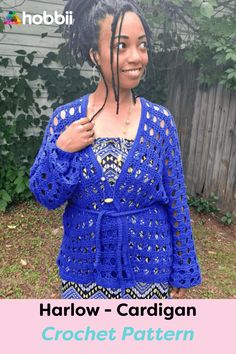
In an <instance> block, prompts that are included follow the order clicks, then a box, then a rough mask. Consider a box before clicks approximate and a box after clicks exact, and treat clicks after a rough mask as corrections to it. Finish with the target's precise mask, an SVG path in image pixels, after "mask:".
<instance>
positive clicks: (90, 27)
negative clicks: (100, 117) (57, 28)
mask: <svg viewBox="0 0 236 354" xmlns="http://www.w3.org/2000/svg"><path fill="white" fill-rule="evenodd" d="M66 11H72V13H73V18H74V22H73V24H72V25H71V26H65V29H64V37H65V38H66V39H67V40H68V50H69V53H70V54H72V55H73V56H74V57H75V59H76V61H78V60H79V58H80V59H81V60H82V63H84V62H85V61H86V62H87V63H88V64H89V65H90V66H92V67H93V66H94V65H97V68H98V70H99V71H100V73H101V76H102V79H103V81H104V84H105V87H106V98H105V102H104V104H103V106H102V107H101V108H100V109H99V111H98V112H97V113H95V114H94V116H93V117H92V119H91V120H93V119H94V118H95V116H96V115H97V114H99V113H100V112H101V111H102V109H103V108H104V106H105V104H106V101H107V98H108V85H107V83H106V80H105V77H104V75H103V72H102V70H101V67H100V66H99V65H98V63H97V61H96V59H95V58H94V60H95V62H96V64H94V62H93V61H92V60H91V58H90V54H89V52H90V49H91V48H92V49H93V50H95V51H98V39H99V32H100V21H101V20H103V19H105V18H106V16H107V15H112V16H113V17H114V18H113V22H112V36H111V42H110V64H111V71H112V87H113V91H114V96H115V100H116V102H117V110H116V114H118V113H119V104H120V80H119V46H118V48H117V87H116V86H115V74H114V69H113V60H114V58H113V46H114V37H115V33H116V28H117V24H118V21H119V19H120V18H121V22H120V28H119V37H118V40H120V35H121V30H122V23H123V19H124V16H125V13H126V12H128V11H131V12H134V13H135V14H136V15H137V16H138V17H139V18H140V20H141V22H142V25H143V27H144V31H145V34H146V37H147V50H148V59H149V65H148V69H150V74H152V72H153V71H154V65H153V56H152V45H151V42H152V39H153V36H152V31H151V29H150V27H149V25H148V23H147V21H146V19H145V17H144V15H143V13H142V10H141V8H140V7H139V6H138V4H137V3H136V2H135V0H68V1H67V4H66V6H65V8H64V14H65V12H66ZM147 75H149V70H147ZM131 92H132V99H133V102H134V103H136V95H135V92H134V90H133V89H131Z"/></svg>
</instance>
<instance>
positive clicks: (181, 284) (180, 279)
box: [163, 114, 201, 288]
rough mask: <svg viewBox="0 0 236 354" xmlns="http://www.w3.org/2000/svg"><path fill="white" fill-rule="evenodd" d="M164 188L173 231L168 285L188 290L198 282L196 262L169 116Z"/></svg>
mask: <svg viewBox="0 0 236 354" xmlns="http://www.w3.org/2000/svg"><path fill="white" fill-rule="evenodd" d="M163 129H164V132H163V133H164V134H165V145H164V148H165V151H164V160H163V166H164V168H163V185H164V188H165V191H166V194H167V196H168V198H169V203H168V215H169V220H170V224H171V229H172V235H173V239H172V245H173V270H172V274H171V277H170V285H171V286H172V287H173V288H190V287H192V286H195V285H198V284H200V283H201V274H200V268H199V265H198V262H197V257H196V252H195V246H194V239H193V232H192V228H191V220H190V212H189V206H188V203H187V195H186V186H185V181H184V173H183V166H182V159H181V151H180V144H179V138H178V133H177V129H176V125H175V122H174V118H173V116H172V115H171V114H169V115H168V116H166V117H165V126H164V127H163Z"/></svg>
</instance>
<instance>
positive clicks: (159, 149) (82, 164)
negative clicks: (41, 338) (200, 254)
mask: <svg viewBox="0 0 236 354" xmlns="http://www.w3.org/2000/svg"><path fill="white" fill-rule="evenodd" d="M88 99H89V94H87V95H85V96H83V97H81V98H79V99H77V100H75V101H73V102H70V103H68V104H65V105H63V106H60V107H58V108H57V109H56V110H55V111H54V112H53V114H52V117H51V119H50V121H49V123H48V126H47V128H46V131H45V134H44V138H43V142H42V146H41V148H40V150H39V152H38V154H37V156H36V158H35V161H34V164H33V166H32V167H31V169H30V190H31V191H32V193H33V194H34V195H35V198H36V200H37V201H38V202H39V203H40V204H42V205H43V206H45V207H46V208H47V209H48V210H51V209H56V208H58V207H60V206H61V205H63V204H64V203H65V202H67V205H66V207H65V211H64V214H63V226H64V235H63V240H62V244H61V247H60V251H59V254H58V257H57V265H58V267H59V273H60V276H61V278H62V279H65V280H68V281H73V282H77V283H88V282H90V281H93V282H96V283H97V284H98V285H101V286H104V287H110V288H122V289H125V288H129V287H131V286H133V285H134V284H135V282H136V281H138V282H145V283H153V282H155V283H161V282H169V284H170V285H171V286H173V287H177V288H190V287H193V286H195V285H198V284H200V283H201V274H200V268H199V265H198V261H197V257H196V252H195V247H194V239H193V232H192V229H191V220H190V213H189V207H188V204H187V196H186V186H185V182H184V174H183V166H182V160H181V151H180V144H179V139H178V133H177V129H176V125H175V122H174V118H173V116H172V115H171V113H170V112H169V111H168V110H167V109H166V108H165V107H163V106H161V105H159V104H154V103H151V102H150V101H148V100H146V99H145V98H143V97H140V101H141V105H142V113H141V117H140V123H139V127H138V131H137V135H136V137H135V140H134V143H133V146H132V148H131V149H130V151H129V153H128V156H127V158H126V160H125V162H124V165H123V166H122V169H121V173H120V175H119V177H118V179H117V181H116V184H115V186H114V189H111V186H110V184H109V182H108V181H107V180H106V179H104V176H103V171H102V166H101V165H100V164H99V162H98V161H97V159H96V156H95V154H94V152H93V149H92V146H91V145H89V146H87V147H86V148H84V149H82V150H81V151H78V152H74V153H71V152H66V151H63V150H61V149H59V148H58V147H57V146H56V141H57V139H58V137H59V136H60V134H61V133H62V132H63V131H64V130H65V129H66V127H67V126H69V125H70V124H71V123H72V122H74V121H76V120H79V119H80V118H83V117H85V116H86V114H87V104H88Z"/></svg>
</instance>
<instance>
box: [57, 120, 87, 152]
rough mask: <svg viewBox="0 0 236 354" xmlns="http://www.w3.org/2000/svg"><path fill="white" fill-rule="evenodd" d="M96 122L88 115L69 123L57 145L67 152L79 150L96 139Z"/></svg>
mask: <svg viewBox="0 0 236 354" xmlns="http://www.w3.org/2000/svg"><path fill="white" fill-rule="evenodd" d="M93 128H94V122H90V120H89V118H88V117H85V118H82V119H79V120H77V121H75V122H73V123H72V124H71V125H69V127H68V128H66V130H65V131H64V132H63V133H62V134H61V135H60V136H59V138H58V139H57V142H56V146H57V147H58V148H60V149H61V150H63V151H66V152H77V151H80V150H82V149H84V148H85V147H86V146H88V145H90V144H92V143H93V141H94V130H93Z"/></svg>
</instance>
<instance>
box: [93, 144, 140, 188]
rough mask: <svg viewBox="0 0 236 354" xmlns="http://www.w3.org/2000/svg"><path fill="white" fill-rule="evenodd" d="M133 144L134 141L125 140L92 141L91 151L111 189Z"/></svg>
mask: <svg viewBox="0 0 236 354" xmlns="http://www.w3.org/2000/svg"><path fill="white" fill-rule="evenodd" d="M133 142H134V140H130V139H125V138H124V139H123V138H96V139H95V140H94V143H93V151H94V153H95V155H96V157H97V160H98V162H99V163H100V164H101V166H102V169H103V172H104V176H105V178H106V179H107V181H108V183H109V184H110V185H111V187H114V186H115V183H116V181H117V179H118V176H119V174H120V172H121V169H122V166H123V164H124V161H125V159H126V157H127V155H128V152H129V151H130V149H131V147H132V145H133Z"/></svg>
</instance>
